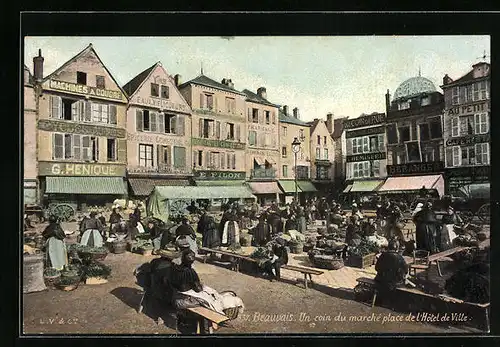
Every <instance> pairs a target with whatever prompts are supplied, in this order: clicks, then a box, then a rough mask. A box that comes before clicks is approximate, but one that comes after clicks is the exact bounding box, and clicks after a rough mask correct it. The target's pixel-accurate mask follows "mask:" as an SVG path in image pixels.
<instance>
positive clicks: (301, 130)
mask: <svg viewBox="0 0 500 347" xmlns="http://www.w3.org/2000/svg"><path fill="white" fill-rule="evenodd" d="M279 123H280V127H279V147H280V152H281V158H280V167H281V169H280V170H278V178H279V185H280V186H281V189H282V191H283V192H284V194H283V195H281V196H280V199H282V201H285V202H290V201H292V199H293V197H294V196H295V192H296V191H297V193H298V195H299V199H301V200H304V199H305V198H307V197H308V196H310V195H311V193H313V192H316V191H317V190H316V188H315V187H314V185H313V184H312V182H311V175H310V174H311V147H310V131H309V127H310V126H309V124H307V123H306V122H304V121H302V120H300V117H299V110H298V108H294V109H293V115H290V114H289V113H288V106H286V105H285V106H283V108H282V109H280V112H279ZM295 138H296V139H297V140H299V141H300V143H301V145H300V148H299V151H298V152H297V156H296V157H297V162H295V154H294V152H293V150H292V142H294V139H295ZM295 166H296V167H297V169H296V170H295ZM295 178H296V179H297V186H295Z"/></svg>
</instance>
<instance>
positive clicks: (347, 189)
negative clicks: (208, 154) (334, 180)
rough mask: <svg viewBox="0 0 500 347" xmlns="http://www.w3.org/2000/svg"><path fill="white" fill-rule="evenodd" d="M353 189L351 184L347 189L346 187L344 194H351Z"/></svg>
mask: <svg viewBox="0 0 500 347" xmlns="http://www.w3.org/2000/svg"><path fill="white" fill-rule="evenodd" d="M351 189H352V184H349V185H348V186H347V187H345V189H344V191H343V192H342V193H349V192H350V191H351Z"/></svg>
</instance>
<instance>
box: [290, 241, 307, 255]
mask: <svg viewBox="0 0 500 347" xmlns="http://www.w3.org/2000/svg"><path fill="white" fill-rule="evenodd" d="M288 246H289V247H290V252H291V253H293V254H301V253H302V252H303V251H304V243H302V242H301V241H298V240H290V241H289V242H288Z"/></svg>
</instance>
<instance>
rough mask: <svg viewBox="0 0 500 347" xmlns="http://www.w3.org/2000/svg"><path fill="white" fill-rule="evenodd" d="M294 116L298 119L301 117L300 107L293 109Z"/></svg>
mask: <svg viewBox="0 0 500 347" xmlns="http://www.w3.org/2000/svg"><path fill="white" fill-rule="evenodd" d="M293 116H294V117H295V118H297V119H299V109H298V108H297V107H295V108H294V109H293Z"/></svg>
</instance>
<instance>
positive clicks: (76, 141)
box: [73, 134, 82, 160]
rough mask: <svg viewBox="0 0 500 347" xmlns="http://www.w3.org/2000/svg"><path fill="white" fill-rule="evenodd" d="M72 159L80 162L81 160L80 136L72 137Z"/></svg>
mask: <svg viewBox="0 0 500 347" xmlns="http://www.w3.org/2000/svg"><path fill="white" fill-rule="evenodd" d="M73 158H75V159H76V160H81V158H82V145H81V142H80V135H76V134H74V135H73Z"/></svg>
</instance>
